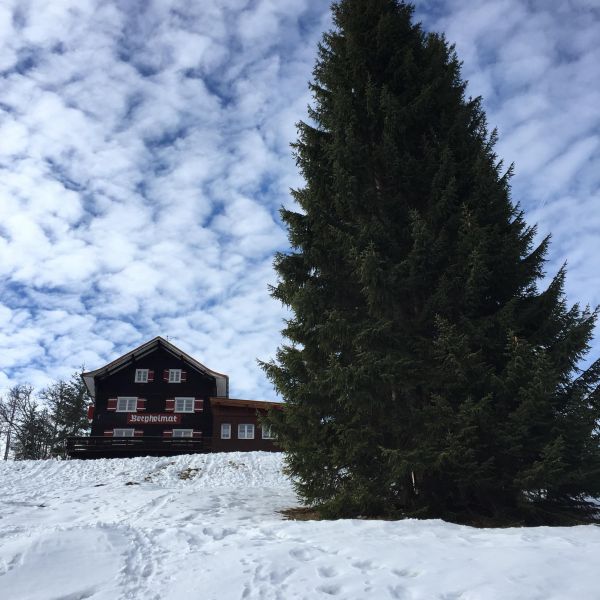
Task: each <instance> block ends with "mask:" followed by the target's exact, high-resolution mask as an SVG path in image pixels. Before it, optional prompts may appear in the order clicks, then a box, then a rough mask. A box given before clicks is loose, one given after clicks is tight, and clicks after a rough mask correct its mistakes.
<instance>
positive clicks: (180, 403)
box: [175, 397, 194, 413]
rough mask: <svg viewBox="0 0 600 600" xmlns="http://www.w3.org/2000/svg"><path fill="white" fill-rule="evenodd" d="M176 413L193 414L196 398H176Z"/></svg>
mask: <svg viewBox="0 0 600 600" xmlns="http://www.w3.org/2000/svg"><path fill="white" fill-rule="evenodd" d="M175 412H179V413H193V412H194V398H181V397H180V398H175Z"/></svg>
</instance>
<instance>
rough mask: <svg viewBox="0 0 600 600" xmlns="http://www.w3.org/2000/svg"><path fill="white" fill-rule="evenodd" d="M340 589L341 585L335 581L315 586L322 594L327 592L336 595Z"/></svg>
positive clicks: (329, 594)
mask: <svg viewBox="0 0 600 600" xmlns="http://www.w3.org/2000/svg"><path fill="white" fill-rule="evenodd" d="M341 590H342V587H341V586H340V585H337V584H335V583H325V584H323V585H319V586H317V591H319V592H323V593H324V594H327V595H328V596H337V595H338V594H339V593H340V591H341Z"/></svg>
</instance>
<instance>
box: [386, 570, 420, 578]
mask: <svg viewBox="0 0 600 600" xmlns="http://www.w3.org/2000/svg"><path fill="white" fill-rule="evenodd" d="M392 573H393V574H394V575H396V577H402V578H404V577H418V576H419V575H420V574H421V573H419V571H411V570H410V569H392Z"/></svg>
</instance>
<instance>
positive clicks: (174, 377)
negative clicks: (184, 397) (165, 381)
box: [169, 369, 181, 383]
mask: <svg viewBox="0 0 600 600" xmlns="http://www.w3.org/2000/svg"><path fill="white" fill-rule="evenodd" d="M169 383H181V369H169Z"/></svg>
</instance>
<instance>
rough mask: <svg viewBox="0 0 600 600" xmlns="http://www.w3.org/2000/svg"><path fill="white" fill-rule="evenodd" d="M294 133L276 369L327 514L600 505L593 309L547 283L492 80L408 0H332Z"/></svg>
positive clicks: (306, 495)
mask: <svg viewBox="0 0 600 600" xmlns="http://www.w3.org/2000/svg"><path fill="white" fill-rule="evenodd" d="M332 10H333V21H334V28H333V29H332V30H331V31H330V32H328V33H326V34H325V35H324V37H323V40H322V43H321V44H320V45H319V49H318V60H317V63H316V66H315V69H314V72H313V74H314V81H313V82H312V83H311V86H310V87H311V90H312V92H313V95H314V102H313V106H312V107H310V108H309V119H308V120H307V122H301V123H300V124H299V126H298V130H299V137H298V140H297V142H296V143H295V144H294V145H293V146H294V148H295V156H296V160H297V164H298V167H299V169H300V171H301V173H302V175H303V177H304V180H305V186H304V187H303V188H301V189H298V190H295V191H293V197H294V199H295V200H296V203H297V205H298V209H297V210H288V209H282V211H281V215H282V219H283V221H284V222H285V224H286V225H287V227H288V231H289V240H290V245H291V251H290V252H288V253H281V254H279V255H277V257H276V259H275V268H276V270H277V273H278V276H279V279H278V283H277V285H276V286H275V287H274V288H273V289H272V294H273V296H274V297H275V298H277V299H279V300H280V301H281V302H282V303H284V304H285V305H287V306H288V307H290V308H291V311H292V316H291V318H290V319H289V320H288V321H287V322H286V326H285V329H284V330H283V334H284V335H285V337H286V338H287V339H288V340H289V342H288V343H286V344H285V345H283V346H282V347H280V348H279V350H278V353H277V357H276V361H273V362H271V363H268V364H264V363H263V364H264V368H265V369H266V372H267V374H268V376H269V377H270V379H271V380H272V381H273V382H274V385H275V387H276V389H277V390H278V391H279V392H280V393H281V395H282V396H283V398H284V400H285V410H283V411H276V412H275V413H274V414H272V415H271V416H270V421H271V424H272V426H273V428H274V430H275V432H276V433H277V435H278V439H279V443H280V445H281V446H282V447H283V449H284V450H285V452H286V461H287V467H288V470H289V472H290V473H291V475H292V476H293V478H294V481H295V484H296V488H297V491H298V493H299V495H300V496H301V498H303V499H304V501H305V502H306V503H307V504H308V505H311V506H314V507H316V508H317V509H318V510H319V511H320V512H321V514H323V515H324V516H330V517H339V516H359V515H363V516H367V515H379V516H394V517H395V516H398V517H402V516H416V517H442V518H446V519H451V520H456V521H461V522H477V523H488V524H494V523H496V524H505V523H558V522H577V521H581V520H586V519H593V518H595V517H594V512H593V506H592V505H591V504H590V503H589V501H588V500H589V497H592V496H598V495H600V452H599V445H598V430H597V423H598V420H599V417H600V403H599V392H598V381H599V377H600V363H599V362H595V363H593V364H592V365H591V366H590V367H589V368H587V369H586V370H582V369H581V368H580V367H579V366H578V365H579V364H580V363H581V359H582V358H583V357H584V356H585V354H586V352H587V351H588V350H589V347H588V344H589V342H590V339H591V334H592V329H593V326H594V321H595V318H596V313H595V311H590V310H589V309H581V308H579V307H578V306H573V307H568V306H567V304H566V301H565V297H564V293H563V287H564V278H565V271H564V269H561V270H560V271H559V273H558V274H557V275H556V276H555V277H554V278H553V279H552V281H551V283H550V285H549V286H548V287H547V288H546V289H543V287H542V285H541V283H542V278H543V277H544V272H543V268H544V262H545V255H546V253H547V249H548V242H549V240H548V238H546V239H544V240H543V241H542V242H541V243H539V244H537V245H535V244H534V240H535V239H536V231H535V227H530V226H528V225H527V224H526V223H525V220H524V216H523V213H522V211H521V210H520V209H519V206H518V204H514V203H513V202H512V201H511V198H510V187H509V180H510V175H511V172H510V171H511V170H510V169H508V170H506V171H505V170H504V169H503V167H502V164H501V162H500V161H499V159H498V158H497V156H496V154H495V153H494V145H495V142H496V135H495V132H493V133H489V131H488V129H487V125H486V120H485V115H484V112H483V110H482V107H481V100H480V99H479V98H467V97H466V95H465V86H466V84H465V82H464V81H463V80H461V76H460V64H459V61H458V59H457V57H456V55H455V53H454V50H453V48H452V47H451V46H449V45H448V43H447V42H446V41H445V39H444V37H443V36H440V35H437V34H433V33H426V32H424V31H423V30H422V28H421V27H420V26H419V25H418V24H415V23H413V21H412V7H411V6H410V5H408V4H405V3H403V2H399V1H397V0H340V1H339V2H337V3H335V4H333V6H332Z"/></svg>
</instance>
